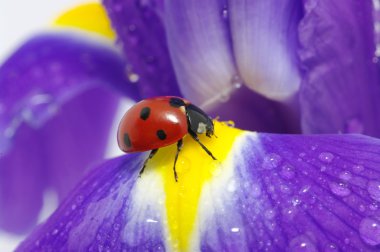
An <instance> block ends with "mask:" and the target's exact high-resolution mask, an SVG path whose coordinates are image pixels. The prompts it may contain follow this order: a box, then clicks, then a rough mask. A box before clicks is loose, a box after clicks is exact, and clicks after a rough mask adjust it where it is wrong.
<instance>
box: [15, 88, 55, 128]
mask: <svg viewBox="0 0 380 252" xmlns="http://www.w3.org/2000/svg"><path fill="white" fill-rule="evenodd" d="M58 107H59V106H58V103H57V102H56V101H55V99H54V98H53V97H52V96H51V95H49V94H45V93H40V94H35V95H33V96H31V97H30V98H29V99H28V100H27V103H26V106H25V108H24V109H23V110H22V112H21V115H22V118H23V119H24V120H25V121H26V122H27V123H28V124H29V125H31V126H33V127H40V126H41V125H43V124H44V123H45V122H46V121H47V120H48V119H49V118H51V117H52V116H53V115H54V114H55V113H56V112H57V111H58Z"/></svg>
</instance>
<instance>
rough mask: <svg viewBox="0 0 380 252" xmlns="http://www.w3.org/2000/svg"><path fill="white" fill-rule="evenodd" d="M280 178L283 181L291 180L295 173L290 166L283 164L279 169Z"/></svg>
mask: <svg viewBox="0 0 380 252" xmlns="http://www.w3.org/2000/svg"><path fill="white" fill-rule="evenodd" d="M280 174H281V176H282V177H283V178H284V179H292V178H294V176H295V174H296V173H295V171H294V167H293V166H291V165H288V164H285V165H284V166H283V167H282V168H281V173H280Z"/></svg>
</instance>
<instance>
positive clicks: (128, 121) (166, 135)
mask: <svg viewBox="0 0 380 252" xmlns="http://www.w3.org/2000/svg"><path fill="white" fill-rule="evenodd" d="M203 133H205V134H206V136H208V137H211V136H212V135H214V123H213V122H212V120H211V118H210V117H209V116H208V115H207V114H206V113H205V112H203V111H202V110H201V109H200V108H198V107H196V106H195V105H193V104H191V103H190V102H189V101H187V100H185V99H182V98H179V97H173V96H163V97H155V98H150V99H146V100H142V101H140V102H139V103H136V104H135V105H133V106H132V107H131V108H130V109H129V110H128V111H127V112H126V113H125V115H124V116H123V118H122V119H121V122H120V125H119V130H118V134H117V140H118V144H119V147H120V149H121V150H122V151H124V152H140V151H148V150H151V152H150V154H149V156H148V158H147V159H146V160H145V162H144V164H143V167H142V169H141V171H140V175H141V173H143V171H144V168H145V166H146V163H147V162H148V160H149V159H151V158H152V157H153V156H154V154H156V153H157V151H158V149H159V148H161V147H165V146H168V145H171V144H174V143H177V153H176V155H175V159H174V166H173V170H174V178H175V180H176V181H178V176H177V172H176V169H175V165H176V163H177V159H178V154H179V152H180V151H181V148H182V145H183V141H182V138H183V137H184V136H185V135H186V134H189V135H190V136H191V137H192V138H193V139H194V140H195V141H197V142H198V143H199V144H200V145H201V147H202V148H203V149H204V150H205V151H206V152H207V154H208V155H210V156H211V157H212V158H213V159H214V160H216V158H215V157H214V156H213V155H212V153H211V152H210V151H209V150H208V149H207V148H206V146H204V145H203V144H202V143H201V142H200V141H199V138H198V134H203Z"/></svg>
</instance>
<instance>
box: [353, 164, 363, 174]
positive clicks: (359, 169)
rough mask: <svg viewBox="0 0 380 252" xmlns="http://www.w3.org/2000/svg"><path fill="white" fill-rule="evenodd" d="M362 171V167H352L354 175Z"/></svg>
mask: <svg viewBox="0 0 380 252" xmlns="http://www.w3.org/2000/svg"><path fill="white" fill-rule="evenodd" d="M363 170H364V166H363V165H354V166H353V167H352V171H353V172H355V173H360V172H362V171H363Z"/></svg>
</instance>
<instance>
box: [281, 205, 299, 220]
mask: <svg viewBox="0 0 380 252" xmlns="http://www.w3.org/2000/svg"><path fill="white" fill-rule="evenodd" d="M296 213H297V210H296V208H295V207H288V208H285V209H284V210H283V211H282V214H283V215H284V217H285V218H286V219H287V220H289V221H291V220H293V218H294V216H296Z"/></svg>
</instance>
